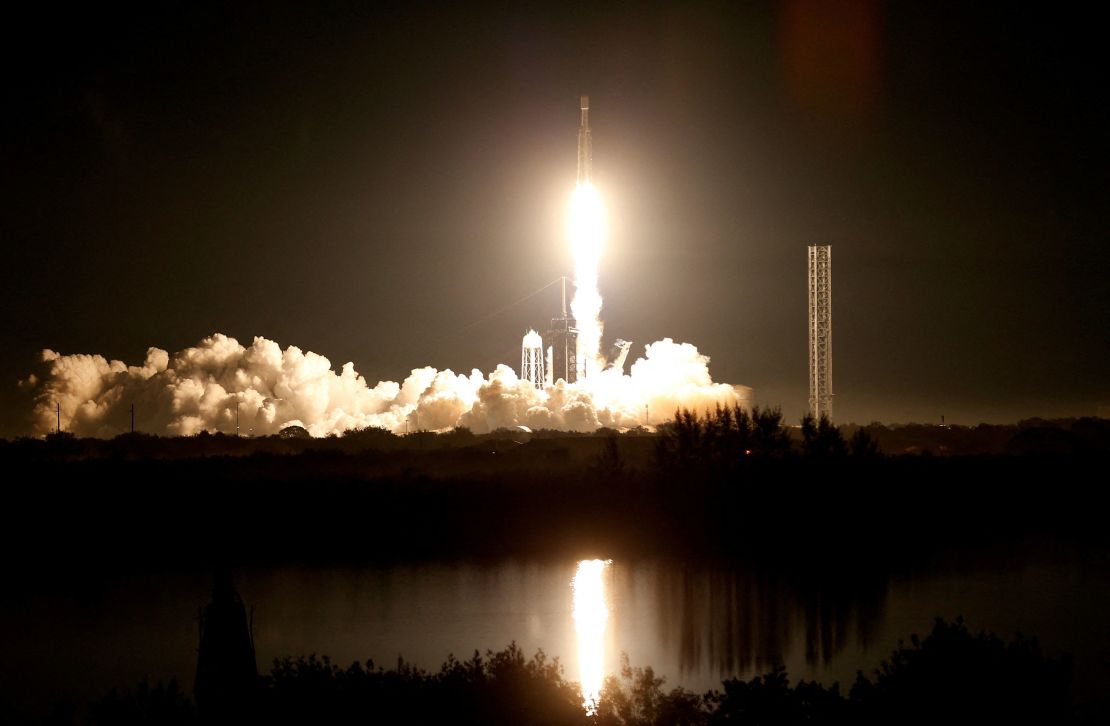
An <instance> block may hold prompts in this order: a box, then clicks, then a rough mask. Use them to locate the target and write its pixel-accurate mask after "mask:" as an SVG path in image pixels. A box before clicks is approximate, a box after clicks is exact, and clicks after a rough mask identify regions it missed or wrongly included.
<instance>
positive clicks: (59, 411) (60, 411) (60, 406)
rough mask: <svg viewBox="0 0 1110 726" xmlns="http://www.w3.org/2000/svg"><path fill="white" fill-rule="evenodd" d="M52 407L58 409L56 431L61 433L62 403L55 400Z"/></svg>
mask: <svg viewBox="0 0 1110 726" xmlns="http://www.w3.org/2000/svg"><path fill="white" fill-rule="evenodd" d="M54 407H55V409H56V410H57V411H58V433H59V434H60V433H62V404H61V403H59V402H57V401H55V402H54Z"/></svg>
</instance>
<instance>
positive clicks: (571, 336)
mask: <svg viewBox="0 0 1110 726" xmlns="http://www.w3.org/2000/svg"><path fill="white" fill-rule="evenodd" d="M543 347H544V350H546V351H547V377H548V378H549V379H550V382H551V384H552V385H554V383H555V382H556V381H557V380H559V379H560V378H562V379H563V380H564V381H566V382H567V383H574V382H575V381H577V380H578V329H577V328H575V321H574V318H572V317H571V316H570V315H568V314H567V278H566V277H564V278H563V304H562V312H560V314H559V315H558V316H556V317H554V318H552V319H551V327H550V328H548V330H547V333H546V334H544V336H543Z"/></svg>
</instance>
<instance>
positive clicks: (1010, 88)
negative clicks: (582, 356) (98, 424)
mask: <svg viewBox="0 0 1110 726" xmlns="http://www.w3.org/2000/svg"><path fill="white" fill-rule="evenodd" d="M103 5H105V4H95V7H92V6H90V7H89V8H86V9H85V10H81V11H76V12H75V11H71V10H69V9H68V8H64V6H57V7H55V6H51V7H49V8H46V9H41V10H35V11H26V10H25V11H17V12H16V13H15V14H14V15H8V16H7V17H6V19H5V23H4V29H3V31H0V32H2V33H3V43H2V45H3V51H2V52H3V54H4V59H3V60H4V66H3V67H4V69H5V74H4V75H5V82H4V95H5V99H6V103H5V111H4V114H3V125H4V133H3V136H2V139H3V142H2V149H3V151H2V153H3V159H2V172H0V173H2V175H3V176H2V180H3V182H2V184H3V188H2V195H0V199H2V202H0V203H2V205H3V207H2V214H0V225H2V227H0V239H2V240H3V246H4V247H3V249H4V265H3V270H2V272H0V275H2V281H0V282H2V290H3V292H2V295H3V301H2V308H0V316H2V317H0V335H2V342H3V353H4V355H3V357H2V360H0V381H2V382H3V386H2V388H0V403H2V405H3V412H2V415H0V433H2V434H4V435H13V434H15V433H20V432H21V431H22V430H23V429H22V416H23V415H24V413H25V411H26V409H27V408H28V404H27V402H26V401H25V400H24V398H23V396H24V395H25V394H23V393H21V392H20V391H19V390H17V387H16V381H17V380H18V379H19V378H21V377H24V376H26V375H27V373H29V372H30V371H31V370H32V369H33V367H34V365H35V361H36V358H37V355H38V352H39V350H40V349H42V348H44V347H49V348H53V349H55V350H58V351H60V352H66V353H75V352H95V353H102V354H105V355H107V356H110V357H117V358H122V359H124V360H126V361H128V362H132V363H138V362H140V361H141V359H142V357H143V355H144V353H145V351H146V348H147V347H148V346H152V345H156V346H158V347H162V348H166V349H168V350H170V351H174V350H179V349H180V348H182V347H184V346H187V345H190V344H192V343H195V342H196V341H197V340H199V339H200V338H201V337H203V336H205V335H207V334H210V333H213V332H217V331H218V332H223V333H227V334H230V335H233V336H236V337H238V338H240V340H242V341H244V342H249V340H250V339H251V338H252V337H253V336H254V335H264V336H266V337H269V338H272V339H275V340H277V341H278V342H280V343H281V344H282V345H289V344H295V345H298V346H300V347H302V348H306V349H311V350H314V351H316V352H319V353H322V354H324V355H326V356H328V357H329V358H330V359H331V361H332V363H333V364H334V365H335V366H336V367H338V366H339V365H341V364H342V363H343V362H345V361H347V360H351V361H353V362H354V363H355V366H356V368H357V369H358V370H359V371H360V372H362V373H363V374H364V375H365V376H366V377H367V378H368V379H370V381H371V382H373V381H376V380H378V379H381V378H390V379H394V380H399V379H400V378H403V377H404V376H405V375H406V374H407V372H408V371H409V370H410V369H411V368H414V367H417V366H422V365H434V366H437V367H451V368H454V369H455V370H464V371H468V370H469V369H470V368H472V367H478V368H481V369H483V370H487V371H488V370H490V369H491V368H492V367H493V365H494V364H495V363H497V362H499V361H504V362H508V363H510V364H515V363H516V361H518V360H519V341H520V335H521V333H522V332H523V330H524V329H525V327H527V326H528V325H534V326H541V325H543V324H544V323H545V322H546V321H545V318H546V317H550V315H551V314H552V312H553V308H554V306H555V305H556V304H557V298H556V296H555V295H554V294H549V295H541V296H537V297H536V298H533V299H531V300H529V301H528V302H526V303H523V304H521V305H517V306H512V307H510V308H509V309H508V310H506V311H504V312H502V313H500V314H498V315H494V316H492V317H489V314H490V313H491V312H494V311H497V310H499V309H501V308H502V307H503V306H505V305H507V304H508V303H511V302H513V301H514V300H517V299H519V298H521V297H523V296H525V295H527V294H528V293H529V292H531V291H533V290H535V289H536V288H539V287H540V286H542V285H543V284H544V283H546V282H548V281H550V280H551V279H553V278H555V277H557V276H558V275H560V274H564V273H569V271H570V269H571V260H570V255H569V250H568V248H567V245H566V244H565V242H564V237H563V225H564V217H565V212H566V208H567V201H568V199H569V194H570V191H571V188H572V186H573V183H574V174H575V136H576V131H577V129H576V126H577V117H578V109H577V99H578V95H579V94H581V93H588V94H589V95H590V96H591V99H592V110H591V120H592V126H593V134H594V169H595V179H596V182H597V184H598V186H599V188H600V189H601V191H602V193H603V195H604V196H605V199H606V201H607V204H608V208H609V212H610V216H611V227H612V230H611V231H612V233H611V236H610V239H609V242H608V247H607V249H606V251H605V254H604V259H603V263H602V270H601V287H602V290H601V291H602V294H603V296H604V298H605V309H604V311H603V316H604V318H605V321H606V326H607V328H606V329H607V336H608V337H609V338H612V337H616V336H621V337H624V338H628V339H632V340H634V341H637V343H645V342H649V341H652V340H656V339H658V338H661V337H664V336H669V337H673V338H675V339H676V340H681V341H688V342H692V343H694V344H696V345H697V346H698V347H699V348H700V349H701V350H702V351H703V352H705V353H707V354H708V355H710V356H711V357H712V364H711V370H712V372H713V374H714V377H715V379H717V380H723V381H728V382H732V383H744V384H748V385H751V386H753V387H754V388H755V391H756V397H757V402H759V403H763V404H772V405H775V404H781V405H782V406H783V408H784V411H785V413H786V414H787V415H788V417H790V418H797V417H799V416H800V415H801V414H802V412H803V409H804V407H805V402H806V308H805V301H806V280H805V259H806V245H807V244H813V243H830V244H832V245H833V270H834V286H833V290H834V317H833V319H834V387H835V390H836V393H837V403H836V407H837V408H836V411H837V415H838V419H840V420H841V421H859V422H866V421H870V420H873V419H878V420H882V421H885V422H893V421H908V420H922V421H933V420H939V418H940V416H941V415H942V414H945V415H947V417H948V419H949V420H950V421H959V422H966V423H971V422H977V421H1012V420H1016V419H1018V418H1022V417H1027V416H1032V415H1044V416H1056V415H1090V414H1101V415H1104V416H1107V415H1110V383H1108V382H1107V380H1108V378H1107V367H1108V366H1107V363H1108V361H1110V283H1108V273H1107V270H1108V267H1110V264H1108V263H1110V253H1108V252H1107V249H1108V244H1107V243H1108V240H1107V231H1108V229H1110V226H1108V224H1107V223H1108V221H1110V220H1108V217H1110V212H1108V208H1110V204H1107V201H1106V198H1107V189H1108V184H1107V173H1106V169H1107V166H1106V162H1107V156H1108V154H1107V144H1106V133H1107V132H1106V129H1107V128H1108V126H1107V121H1108V118H1107V113H1106V103H1105V94H1106V85H1107V84H1106V73H1105V63H1104V52H1103V51H1102V50H1101V49H1100V48H1101V47H1102V45H1103V40H1102V38H1101V37H1100V35H1099V34H1100V33H1101V31H1100V27H1101V26H1100V25H1099V23H1097V22H1096V21H1095V18H1094V17H1093V16H1089V15H1084V13H1085V12H1086V11H1085V10H1081V9H1078V8H1076V7H1072V8H1070V9H1069V10H1067V11H1062V10H1060V9H1059V6H1058V5H1056V4H1045V5H1043V6H1041V7H1039V8H1027V7H1025V4H1022V3H1005V4H998V5H997V6H993V7H988V6H983V4H980V3H958V4H954V5H950V6H945V5H940V4H936V3H921V4H913V5H914V6H911V4H910V3H889V4H878V3H875V4H872V3H868V2H855V3H815V2H784V3H779V4H766V5H759V4H748V3H724V4H721V5H712V4H711V5H699V4H693V3H676V4H675V5H673V6H668V5H658V6H651V5H644V4H640V3H632V4H628V5H606V4H594V5H590V6H588V7H586V8H579V9H574V10H571V9H569V8H567V7H565V4H563V3H551V4H549V5H547V6H544V5H539V6H525V5H522V4H519V3H514V4H506V5H504V6H499V7H490V8H489V9H481V10H474V9H471V10H462V9H459V8H457V7H455V5H454V4H441V5H436V6H418V5H413V4H409V3H400V4H398V5H397V6H396V7H394V8H392V9H388V8H385V7H383V6H379V5H375V6H374V8H373V9H368V8H364V7H361V4H360V3H350V4H335V5H332V6H330V8H329V9H325V10H320V9H319V8H315V7H312V8H309V7H307V6H309V5H315V4H310V3H306V4H304V5H306V7H303V8H297V9H294V8H287V7H283V6H282V5H281V4H280V3H263V4H259V5H257V6H253V7H251V6H247V5H245V4H240V3H227V4H221V5H215V6H203V5H201V4H197V3H192V2H189V3H150V4H145V5H144V6H142V10H134V9H130V10H125V9H113V8H110V7H102V6H103ZM969 6H973V7H969ZM21 13H22V14H21ZM549 292H551V291H549ZM639 350H642V349H640V348H637V351H639Z"/></svg>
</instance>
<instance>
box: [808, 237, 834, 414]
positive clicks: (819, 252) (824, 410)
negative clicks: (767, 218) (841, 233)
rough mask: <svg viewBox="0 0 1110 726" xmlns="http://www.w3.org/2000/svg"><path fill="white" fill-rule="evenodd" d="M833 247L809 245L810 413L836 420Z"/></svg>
mask: <svg viewBox="0 0 1110 726" xmlns="http://www.w3.org/2000/svg"><path fill="white" fill-rule="evenodd" d="M832 404H833V389H832V245H810V246H809V412H810V414H811V415H812V416H813V417H814V418H816V419H820V418H821V417H822V416H826V417H828V419H829V420H830V421H831V420H832V417H833V405H832Z"/></svg>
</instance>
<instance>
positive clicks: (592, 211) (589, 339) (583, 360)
mask: <svg viewBox="0 0 1110 726" xmlns="http://www.w3.org/2000/svg"><path fill="white" fill-rule="evenodd" d="M568 236H569V237H570V244H571V250H572V251H573V252H574V288H575V290H574V299H573V300H572V301H571V303H570V310H571V313H573V315H574V319H575V321H576V322H577V324H578V375H579V377H580V378H589V377H590V376H591V375H593V374H595V373H596V372H598V371H600V370H601V369H602V368H603V367H604V365H605V362H604V358H603V357H602V355H601V333H602V325H601V293H600V291H599V290H598V284H597V270H598V265H599V263H600V261H601V249H602V247H603V246H604V244H605V236H606V220H605V205H604V204H603V203H602V201H601V195H600V194H598V191H597V187H595V186H594V185H593V184H591V183H590V182H583V183H580V184H578V185H577V186H576V187H575V189H574V195H573V196H572V197H571V202H570V221H569V224H568Z"/></svg>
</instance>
